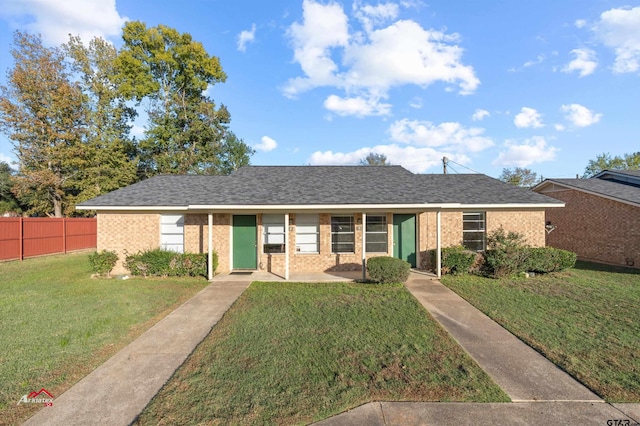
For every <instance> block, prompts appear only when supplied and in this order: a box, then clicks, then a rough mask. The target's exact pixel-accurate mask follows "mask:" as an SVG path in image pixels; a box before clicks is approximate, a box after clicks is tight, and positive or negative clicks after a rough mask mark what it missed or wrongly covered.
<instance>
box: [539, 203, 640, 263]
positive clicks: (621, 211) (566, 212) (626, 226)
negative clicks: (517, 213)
mask: <svg viewBox="0 0 640 426" xmlns="http://www.w3.org/2000/svg"><path fill="white" fill-rule="evenodd" d="M545 195H548V196H550V197H553V198H556V199H558V200H562V201H564V202H565V203H566V206H565V207H564V208H558V209H552V208H550V209H547V211H546V219H547V221H549V222H551V224H552V225H554V226H555V227H556V229H555V230H553V231H552V232H551V233H549V234H548V235H547V245H549V246H552V247H557V248H561V249H564V250H570V251H573V252H575V253H577V254H578V258H580V259H583V260H590V261H595V262H601V263H609V264H613V265H621V266H633V267H635V268H640V207H634V206H631V205H629V204H624V203H620V202H617V201H613V200H609V199H606V198H603V197H598V196H596V195H591V194H587V193H585V192H582V191H575V190H566V191H557V192H549V193H545Z"/></svg>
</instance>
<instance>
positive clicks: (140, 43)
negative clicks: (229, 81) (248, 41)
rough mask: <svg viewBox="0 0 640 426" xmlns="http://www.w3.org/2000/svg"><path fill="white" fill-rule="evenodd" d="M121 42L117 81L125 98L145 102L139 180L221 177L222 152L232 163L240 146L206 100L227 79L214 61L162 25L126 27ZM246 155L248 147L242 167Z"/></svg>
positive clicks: (222, 114) (219, 110)
mask: <svg viewBox="0 0 640 426" xmlns="http://www.w3.org/2000/svg"><path fill="white" fill-rule="evenodd" d="M123 40H124V46H123V48H122V50H121V51H120V54H119V56H118V74H117V75H116V81H117V82H118V83H119V85H120V89H121V91H122V93H123V94H124V95H125V96H126V97H128V98H130V99H135V100H136V101H137V102H138V103H140V102H142V101H143V100H145V99H146V100H147V101H148V108H147V113H148V115H149V125H148V128H147V131H146V133H145V137H144V138H143V139H142V140H141V141H140V144H139V152H140V160H141V167H142V172H143V174H144V175H146V176H151V175H154V174H158V173H180V174H184V173H222V172H223V171H224V170H225V167H226V166H225V165H224V164H223V163H224V162H223V161H221V158H220V157H221V156H222V157H224V156H228V155H230V154H229V153H227V152H226V151H225V149H227V148H228V147H231V148H234V149H236V151H235V153H234V154H231V156H232V157H233V155H235V154H237V153H238V149H237V148H238V144H244V142H242V141H240V140H238V139H237V138H235V137H233V136H227V132H228V128H227V126H228V123H229V121H230V115H229V112H228V111H227V109H226V107H225V106H224V105H221V106H220V107H216V104H215V103H214V101H213V100H212V99H211V98H210V97H209V96H208V95H207V92H208V91H209V90H210V89H211V87H212V86H213V85H214V84H216V83H220V82H224V81H225V80H226V78H227V76H226V74H225V73H224V71H223V70H222V66H221V65H220V61H219V60H218V58H217V57H215V56H210V55H209V54H208V53H207V52H206V50H205V49H204V47H203V46H202V44H201V43H199V42H196V41H194V40H193V39H192V37H191V35H189V34H187V33H184V34H180V33H179V32H178V31H176V30H174V29H172V28H169V27H166V26H164V25H158V26H157V27H152V28H147V27H146V25H145V24H144V23H142V22H128V23H127V24H126V25H125V27H124V33H123ZM225 141H227V142H229V141H231V145H228V144H227V145H225ZM250 153H251V150H250V148H248V147H246V148H245V149H244V154H245V155H246V158H243V159H241V161H246V162H248V155H249V154H250Z"/></svg>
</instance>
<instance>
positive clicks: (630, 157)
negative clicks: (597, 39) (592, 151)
mask: <svg viewBox="0 0 640 426" xmlns="http://www.w3.org/2000/svg"><path fill="white" fill-rule="evenodd" d="M603 170H640V151H639V152H632V153H629V154H623V155H622V156H619V155H616V156H613V157H612V156H611V154H609V153H602V154H600V155H598V156H597V157H596V159H595V160H589V164H587V167H585V169H584V174H583V175H582V177H583V178H590V177H592V176H595V175H597V174H598V173H600V172H601V171H603Z"/></svg>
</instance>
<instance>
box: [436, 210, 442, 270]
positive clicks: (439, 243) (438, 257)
mask: <svg viewBox="0 0 640 426" xmlns="http://www.w3.org/2000/svg"><path fill="white" fill-rule="evenodd" d="M441 246H442V234H441V230H440V210H438V211H437V212H436V277H437V278H438V279H440V277H441V273H442V271H441V268H440V263H441V256H442V251H441V248H442V247H441Z"/></svg>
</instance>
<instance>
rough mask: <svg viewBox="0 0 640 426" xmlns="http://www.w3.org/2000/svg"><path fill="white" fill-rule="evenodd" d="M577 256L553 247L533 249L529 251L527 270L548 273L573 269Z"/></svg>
mask: <svg viewBox="0 0 640 426" xmlns="http://www.w3.org/2000/svg"><path fill="white" fill-rule="evenodd" d="M575 264H576V254H575V253H573V252H570V251H567V250H561V249H557V248H553V247H532V248H530V249H529V256H528V258H527V264H526V269H527V271H531V272H538V273H548V272H557V271H562V270H565V269H568V268H573V266H575Z"/></svg>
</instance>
